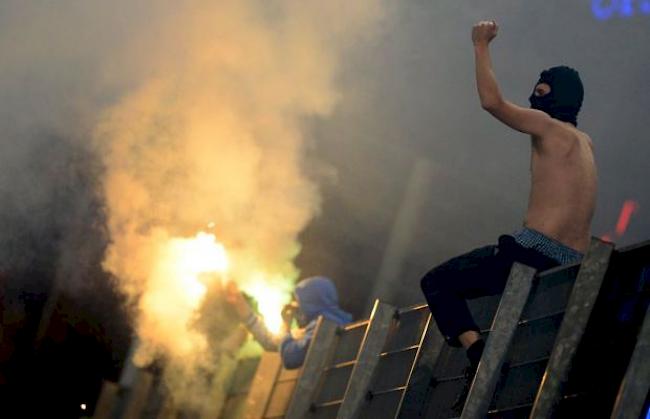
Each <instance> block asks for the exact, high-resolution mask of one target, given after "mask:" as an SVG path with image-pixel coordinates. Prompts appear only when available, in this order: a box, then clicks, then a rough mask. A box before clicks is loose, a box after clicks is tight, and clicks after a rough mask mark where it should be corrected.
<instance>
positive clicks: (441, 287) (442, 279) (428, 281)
mask: <svg viewBox="0 0 650 419" xmlns="http://www.w3.org/2000/svg"><path fill="white" fill-rule="evenodd" d="M448 287H449V281H448V278H447V276H446V275H443V274H442V272H440V270H439V269H437V268H433V269H432V270H430V271H429V272H427V274H426V275H424V276H423V277H422V279H420V288H422V292H423V293H424V295H426V296H429V295H437V294H438V293H440V292H441V291H445V290H447V289H448Z"/></svg>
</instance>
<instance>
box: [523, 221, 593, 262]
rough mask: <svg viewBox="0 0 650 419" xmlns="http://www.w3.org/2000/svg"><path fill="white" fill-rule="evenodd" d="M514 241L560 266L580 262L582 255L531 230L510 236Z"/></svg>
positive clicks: (525, 229) (525, 228) (524, 230)
mask: <svg viewBox="0 0 650 419" xmlns="http://www.w3.org/2000/svg"><path fill="white" fill-rule="evenodd" d="M512 237H514V239H515V241H516V242H517V243H518V244H519V245H520V246H523V247H526V248H528V249H534V250H536V251H538V252H539V253H541V254H543V255H544V256H548V257H549V258H551V259H553V260H555V261H557V262H558V263H560V264H561V265H566V264H570V263H576V262H580V261H581V260H582V257H583V254H582V253H580V252H578V251H577V250H575V249H572V248H570V247H569V246H566V245H564V244H562V243H560V242H558V241H556V240H553V239H552V238H550V237H548V236H546V235H544V234H542V233H540V232H539V231H537V230H533V229H532V228H527V227H524V228H522V229H521V230H519V231H517V232H515V233H513V234H512Z"/></svg>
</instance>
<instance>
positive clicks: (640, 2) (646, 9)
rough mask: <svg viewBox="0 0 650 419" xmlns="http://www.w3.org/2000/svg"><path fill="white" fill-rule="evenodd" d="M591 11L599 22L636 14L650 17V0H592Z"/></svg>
mask: <svg viewBox="0 0 650 419" xmlns="http://www.w3.org/2000/svg"><path fill="white" fill-rule="evenodd" d="M591 10H592V12H593V13H594V16H595V17H596V19H598V20H608V19H611V18H613V17H622V18H627V17H632V16H634V15H636V14H642V15H648V16H650V0H592V1H591Z"/></svg>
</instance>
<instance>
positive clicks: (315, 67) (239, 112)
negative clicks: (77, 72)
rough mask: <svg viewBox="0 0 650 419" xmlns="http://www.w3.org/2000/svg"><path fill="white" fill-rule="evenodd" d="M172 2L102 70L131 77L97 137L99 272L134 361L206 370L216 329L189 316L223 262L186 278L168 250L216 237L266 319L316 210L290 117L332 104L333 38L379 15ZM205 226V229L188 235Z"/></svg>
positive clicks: (274, 313) (298, 5)
mask: <svg viewBox="0 0 650 419" xmlns="http://www.w3.org/2000/svg"><path fill="white" fill-rule="evenodd" d="M173 9H174V13H173V14H163V15H162V16H161V17H159V18H158V19H157V20H154V21H153V22H150V23H148V24H147V25H146V26H145V27H143V29H142V31H141V32H137V31H136V33H135V34H134V42H132V43H131V44H130V45H129V46H128V47H127V48H125V50H124V51H123V52H122V54H121V55H120V56H118V57H117V58H116V61H115V63H116V64H114V65H115V71H116V72H118V73H119V72H120V67H121V66H126V67H127V68H133V67H135V68H137V69H138V70H139V71H138V74H140V75H141V78H136V79H135V82H134V83H132V89H131V91H130V93H129V94H128V95H125V96H124V97H123V98H122V99H120V100H119V102H118V103H117V104H116V105H114V106H112V107H111V108H110V109H108V110H106V111H105V113H104V114H103V117H102V118H101V122H100V124H99V125H98V127H97V129H96V132H95V142H96V144H97V145H98V146H99V147H100V150H101V155H102V156H103V159H104V163H105V167H106V174H105V180H104V191H105V197H106V203H107V217H108V227H109V232H110V235H111V239H112V240H111V245H110V247H109V250H108V252H107V257H106V261H105V268H106V269H108V270H109V271H110V272H112V273H113V274H114V275H115V276H116V277H117V278H118V281H119V284H120V286H121V287H122V289H124V290H125V291H126V292H127V294H128V295H129V296H130V297H131V299H132V300H133V301H134V302H135V303H136V307H137V309H136V312H135V313H134V314H135V316H136V318H137V323H136V330H137V331H138V335H139V337H140V339H141V346H140V350H139V352H138V354H137V355H136V360H137V361H138V362H139V363H140V364H141V365H146V364H147V363H148V362H150V361H152V360H154V359H156V357H159V356H165V357H166V359H169V360H170V362H172V363H174V361H180V362H183V363H185V362H188V361H190V365H192V364H193V362H191V361H196V362H198V365H200V366H201V367H203V368H207V366H208V365H211V364H214V363H215V360H214V359H212V358H210V356H209V354H210V352H211V351H212V352H214V350H215V348H214V347H213V346H211V345H209V342H208V337H207V335H206V333H205V331H206V330H209V331H210V332H211V333H212V332H214V330H215V329H214V328H215V327H216V325H215V322H213V323H212V325H208V326H205V327H204V328H203V329H202V328H200V327H197V323H201V321H203V320H205V319H200V318H199V317H201V316H200V313H203V314H205V313H206V311H205V310H203V311H200V309H201V306H202V305H204V304H208V303H209V301H206V300H207V299H208V298H207V297H206V292H207V291H208V288H210V287H213V288H215V287H216V289H218V288H219V281H218V280H217V281H216V282H215V280H214V275H215V271H224V270H225V266H221V267H201V268H199V267H197V266H195V265H193V267H192V269H194V272H191V273H188V270H187V267H180V265H182V264H183V263H184V262H183V261H184V260H185V259H184V256H179V255H178V249H176V250H171V249H170V246H176V245H180V244H181V243H182V244H184V245H187V246H194V245H197V244H198V243H196V241H195V240H198V239H199V237H203V238H204V239H205V238H206V237H212V238H214V237H216V240H218V241H219V243H220V245H223V246H224V247H225V252H227V255H228V256H227V257H228V260H229V265H230V267H229V269H228V273H227V276H228V277H229V278H232V279H234V280H235V281H237V282H238V283H239V284H240V286H241V288H242V289H243V290H245V291H247V292H249V293H250V294H252V296H253V297H255V298H256V299H257V301H258V304H259V307H260V309H261V310H262V311H263V312H264V313H266V314H267V316H268V317H270V322H269V323H270V324H271V325H272V326H273V327H276V328H277V326H278V323H279V321H280V318H279V314H280V308H281V306H282V304H283V303H285V302H286V301H287V300H288V299H289V298H290V292H291V289H292V288H293V283H294V281H295V280H296V278H297V274H298V273H297V271H296V268H295V267H294V265H293V258H294V257H295V256H296V255H297V254H298V252H299V250H300V246H299V243H298V240H297V238H298V234H299V233H300V232H301V231H302V230H303V229H304V228H305V226H306V225H307V224H308V223H309V221H310V220H311V219H312V218H313V217H314V216H315V215H316V214H317V212H318V209H319V205H320V198H319V194H318V190H317V188H316V186H315V185H314V184H313V183H312V182H311V181H310V180H309V179H307V177H306V176H305V174H304V168H303V166H302V165H303V164H305V163H304V157H303V154H304V146H305V145H304V139H303V137H302V135H301V126H300V118H301V117H304V116H312V115H321V116H325V115H327V114H328V113H330V112H331V110H332V109H333V106H334V105H335V103H336V101H337V98H338V96H339V92H337V90H336V88H335V84H334V81H335V75H336V69H337V66H338V62H337V60H338V57H339V55H340V53H341V49H342V47H343V46H344V45H345V43H347V42H349V41H351V40H353V39H354V37H355V36H358V35H359V34H361V33H363V31H364V30H365V28H367V27H368V25H369V24H371V23H372V22H374V21H375V20H376V19H377V17H378V5H377V4H376V3H375V2H371V1H367V2H366V1H363V2H354V4H352V5H351V4H350V3H348V2H345V1H330V2H320V1H314V2H311V1H310V2H304V1H278V2H262V1H220V2H208V1H194V2H189V3H182V5H181V4H180V3H173ZM212 222H213V223H212ZM208 223H210V225H214V227H213V228H211V229H209V231H207V232H208V233H211V234H214V236H205V235H203V236H199V237H197V239H194V240H191V239H190V237H193V236H195V234H197V232H199V231H202V230H204V229H205V228H206V225H208ZM211 240H212V239H211ZM204 244H205V243H204ZM208 245H209V246H212V245H216V243H215V242H213V243H208ZM220 245H219V246H220ZM209 246H208V247H209ZM203 249H205V248H203ZM190 253H191V252H190ZM207 258H210V255H207ZM201 274H207V276H204V282H202V280H199V279H198V278H199V277H200V276H201ZM210 275H212V278H213V279H211V280H210V279H208V280H205V278H207V277H210ZM211 295H215V294H214V293H213V294H211ZM218 297H219V296H218V292H217V293H216V296H215V298H217V299H218ZM215 310H218V308H215ZM212 314H214V313H212ZM218 321H219V320H217V321H216V322H217V323H218ZM223 321H224V320H223V317H221V322H223ZM204 323H205V322H204ZM224 333H226V336H227V335H228V331H225V332H224ZM222 336H223V335H222ZM235 346H236V345H235ZM176 365H178V364H176Z"/></svg>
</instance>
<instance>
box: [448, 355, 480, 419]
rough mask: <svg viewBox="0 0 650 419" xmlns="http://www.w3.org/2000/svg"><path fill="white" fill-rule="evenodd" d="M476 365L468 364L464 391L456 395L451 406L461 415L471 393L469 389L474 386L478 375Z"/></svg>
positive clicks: (464, 371) (465, 371)
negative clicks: (475, 377) (473, 383)
mask: <svg viewBox="0 0 650 419" xmlns="http://www.w3.org/2000/svg"><path fill="white" fill-rule="evenodd" d="M476 369H477V368H476V366H474V365H468V366H466V367H465V370H463V375H464V376H465V385H464V386H463V389H462V391H461V392H460V393H459V394H458V397H456V400H455V401H454V404H453V405H452V406H451V409H452V411H453V412H454V413H455V414H456V415H458V416H460V414H461V413H463V407H465V400H466V399H467V395H468V394H469V389H470V388H471V387H472V381H474V376H475V375H476Z"/></svg>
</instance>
